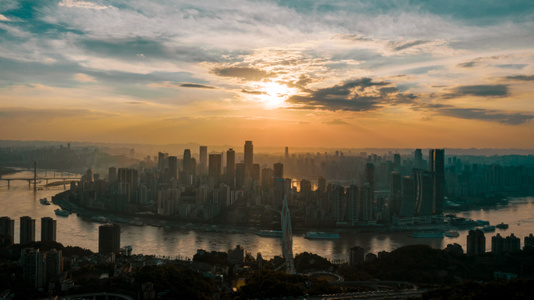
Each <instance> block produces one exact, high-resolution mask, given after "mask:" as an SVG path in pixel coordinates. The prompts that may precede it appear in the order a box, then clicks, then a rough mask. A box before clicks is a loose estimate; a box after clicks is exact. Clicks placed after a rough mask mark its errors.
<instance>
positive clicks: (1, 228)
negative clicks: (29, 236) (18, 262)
mask: <svg viewBox="0 0 534 300" xmlns="http://www.w3.org/2000/svg"><path fill="white" fill-rule="evenodd" d="M0 234H5V235H9V236H10V237H11V238H12V239H13V240H14V239H15V220H12V219H10V218H9V217H1V218H0Z"/></svg>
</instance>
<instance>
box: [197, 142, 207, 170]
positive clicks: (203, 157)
mask: <svg viewBox="0 0 534 300" xmlns="http://www.w3.org/2000/svg"><path fill="white" fill-rule="evenodd" d="M199 151H200V153H199V156H200V157H199V165H200V174H201V175H206V173H207V172H208V146H200V150H199Z"/></svg>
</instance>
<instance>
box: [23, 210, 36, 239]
mask: <svg viewBox="0 0 534 300" xmlns="http://www.w3.org/2000/svg"><path fill="white" fill-rule="evenodd" d="M30 242H35V219H32V218H31V217H28V216H24V217H20V244H21V245H23V244H26V243H30Z"/></svg>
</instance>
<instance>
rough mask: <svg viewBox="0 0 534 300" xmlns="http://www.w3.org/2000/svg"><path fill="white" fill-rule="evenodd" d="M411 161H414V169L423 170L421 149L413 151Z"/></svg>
mask: <svg viewBox="0 0 534 300" xmlns="http://www.w3.org/2000/svg"><path fill="white" fill-rule="evenodd" d="M413 160H414V167H415V169H422V168H424V166H423V152H422V151H421V149H415V152H414V158H413Z"/></svg>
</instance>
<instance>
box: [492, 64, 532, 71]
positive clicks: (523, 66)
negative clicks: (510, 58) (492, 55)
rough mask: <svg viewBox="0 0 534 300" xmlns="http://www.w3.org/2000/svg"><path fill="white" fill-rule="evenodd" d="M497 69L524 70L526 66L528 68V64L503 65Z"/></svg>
mask: <svg viewBox="0 0 534 300" xmlns="http://www.w3.org/2000/svg"><path fill="white" fill-rule="evenodd" d="M495 66H496V67H497V68H502V69H516V70H521V69H523V68H525V67H526V66H528V65H527V64H502V65H495Z"/></svg>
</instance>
